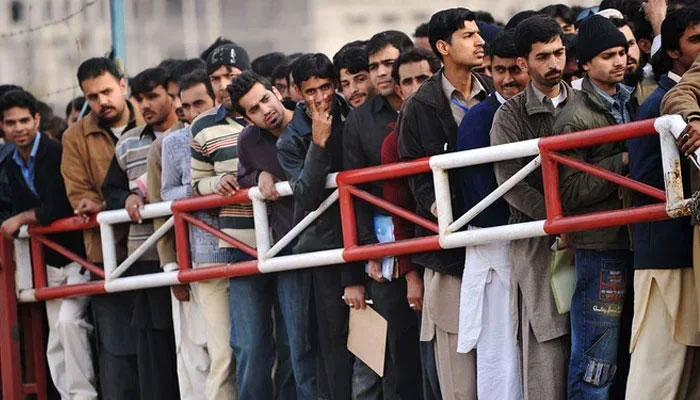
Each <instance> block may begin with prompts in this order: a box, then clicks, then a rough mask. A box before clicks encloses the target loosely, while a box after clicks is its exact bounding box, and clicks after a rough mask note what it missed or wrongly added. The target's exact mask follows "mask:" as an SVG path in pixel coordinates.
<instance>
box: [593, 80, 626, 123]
mask: <svg viewBox="0 0 700 400" xmlns="http://www.w3.org/2000/svg"><path fill="white" fill-rule="evenodd" d="M581 93H583V94H584V95H585V96H586V98H587V99H588V101H589V102H590V103H591V104H592V105H593V106H595V108H596V109H598V111H600V112H604V113H606V114H610V111H608V108H607V107H606V106H605V103H604V102H603V99H601V98H600V96H598V94H597V93H596V90H595V88H594V87H593V82H591V79H590V78H589V77H588V75H586V76H585V77H584V78H583V82H582V83H581ZM628 103H629V102H628Z"/></svg>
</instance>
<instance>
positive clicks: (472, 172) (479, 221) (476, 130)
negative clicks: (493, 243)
mask: <svg viewBox="0 0 700 400" xmlns="http://www.w3.org/2000/svg"><path fill="white" fill-rule="evenodd" d="M500 106H501V104H500V103H499V102H498V99H497V98H496V95H495V93H492V94H491V95H490V96H489V97H488V98H486V100H484V101H482V102H481V103H479V104H477V105H475V106H474V107H472V108H471V109H470V110H469V111H467V114H466V115H465V116H464V119H462V123H461V124H460V125H459V131H458V132H457V150H458V151H461V150H471V149H478V148H480V147H488V146H490V145H491V125H493V117H494V115H496V111H497V110H498V107H500ZM457 175H458V177H459V184H460V189H461V191H462V193H461V194H462V199H463V200H464V210H465V211H466V210H469V209H470V208H472V207H473V206H475V205H476V204H477V203H478V202H479V201H481V200H482V199H483V198H484V197H486V196H487V195H488V194H489V193H491V192H493V191H494V190H495V189H496V188H497V187H498V183H496V176H495V175H494V173H493V164H481V165H475V166H471V167H465V168H461V169H460V170H459V172H458V174H457ZM509 216H510V210H509V209H508V203H506V201H505V200H503V198H500V199H498V200H496V202H495V203H493V204H491V205H490V206H489V207H488V208H487V209H485V210H484V211H482V212H481V213H480V214H479V215H477V216H476V217H475V218H474V219H473V220H472V221H471V222H469V225H472V226H477V227H480V228H487V227H492V226H499V225H506V224H508V217H509Z"/></svg>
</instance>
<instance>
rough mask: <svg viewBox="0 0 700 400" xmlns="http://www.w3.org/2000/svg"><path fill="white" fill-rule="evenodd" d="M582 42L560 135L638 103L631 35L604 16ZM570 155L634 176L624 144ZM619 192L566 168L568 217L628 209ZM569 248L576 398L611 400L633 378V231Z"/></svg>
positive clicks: (571, 387) (579, 239)
mask: <svg viewBox="0 0 700 400" xmlns="http://www.w3.org/2000/svg"><path fill="white" fill-rule="evenodd" d="M578 35H579V36H578V45H577V46H576V51H577V56H578V63H579V66H580V67H581V68H583V69H584V70H585V71H586V74H587V75H586V77H585V78H584V79H583V83H582V87H581V89H582V90H581V91H580V92H578V93H577V94H576V96H575V97H574V98H573V100H572V101H571V102H569V104H567V105H566V106H565V107H564V109H563V110H562V112H561V113H560V114H559V115H558V116H557V118H556V120H555V121H554V132H556V133H568V132H576V131H583V130H587V129H594V128H601V127H604V126H610V125H615V124H622V123H627V122H630V121H632V119H633V118H634V115H635V112H636V110H637V103H636V100H634V98H633V97H632V91H633V90H632V88H630V87H627V86H625V85H623V84H622V83H621V82H622V81H623V79H624V75H625V67H626V65H627V46H628V44H627V40H626V39H625V35H624V34H623V33H622V32H620V31H619V30H618V29H617V28H616V27H615V26H614V25H613V24H612V22H610V21H609V20H608V19H607V18H605V17H601V16H599V15H594V16H591V17H588V18H586V19H585V20H584V21H583V22H582V23H581V26H580V27H579V33H578ZM567 155H568V156H569V157H572V158H575V159H578V160H581V161H583V162H586V163H589V164H593V165H595V166H597V167H599V168H604V169H607V170H609V171H612V172H615V173H617V174H621V175H625V174H626V173H627V172H628V167H627V165H628V154H627V150H626V149H625V146H624V143H622V142H618V143H606V144H603V145H600V146H593V147H588V148H583V149H576V150H572V151H569V152H567ZM619 189H620V188H619V186H618V185H616V184H614V183H611V182H609V181H606V180H604V179H600V178H597V177H594V176H592V175H590V174H586V173H583V172H581V171H579V170H577V169H574V168H570V167H566V166H561V167H560V192H561V200H562V205H563V206H564V209H565V212H566V214H567V215H580V214H588V213H593V212H599V211H608V210H616V209H620V208H622V200H620V196H619V193H618V192H619ZM569 245H570V246H571V247H572V248H573V249H574V256H575V263H576V277H577V282H576V288H575V290H574V295H573V298H572V300H571V313H570V317H571V358H570V360H569V378H568V392H569V393H568V395H569V399H607V398H608V397H609V394H610V389H611V386H612V384H613V381H614V380H616V379H623V380H624V379H625V376H623V375H624V373H622V374H621V373H618V374H616V371H617V370H618V369H619V368H618V364H619V360H618V347H619V339H620V327H621V319H622V318H621V317H622V312H623V304H624V302H625V295H626V293H627V288H628V287H630V286H631V283H632V279H631V278H632V253H631V252H630V251H629V235H628V231H627V227H626V226H618V227H611V228H604V229H598V230H592V231H585V232H575V233H572V234H570V235H569ZM624 311H626V312H630V311H631V310H624ZM617 372H621V371H617Z"/></svg>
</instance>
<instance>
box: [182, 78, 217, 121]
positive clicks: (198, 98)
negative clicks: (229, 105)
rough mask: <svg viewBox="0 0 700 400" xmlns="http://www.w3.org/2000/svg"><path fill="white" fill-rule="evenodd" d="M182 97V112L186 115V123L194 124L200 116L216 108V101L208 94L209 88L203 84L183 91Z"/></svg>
mask: <svg viewBox="0 0 700 400" xmlns="http://www.w3.org/2000/svg"><path fill="white" fill-rule="evenodd" d="M180 95H181V96H182V110H183V112H184V115H185V121H187V122H189V123H192V121H194V119H195V118H197V117H198V116H199V114H201V113H203V112H205V111H207V110H208V109H210V108H212V107H214V100H212V98H211V97H210V96H209V93H207V87H206V86H204V84H203V83H200V84H197V85H195V86H192V87H191V88H189V89H185V90H183V91H182V92H181V93H180Z"/></svg>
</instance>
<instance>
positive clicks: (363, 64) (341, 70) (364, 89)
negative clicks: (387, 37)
mask: <svg viewBox="0 0 700 400" xmlns="http://www.w3.org/2000/svg"><path fill="white" fill-rule="evenodd" d="M333 66H334V67H335V71H336V73H337V74H338V81H339V82H340V92H341V93H342V94H343V96H345V98H346V99H347V100H348V101H349V102H350V104H352V106H353V107H354V108H357V107H359V106H361V105H362V103H364V102H365V101H366V100H369V99H370V98H372V97H373V96H374V85H373V84H372V81H371V80H370V73H369V61H368V56H367V49H366V48H365V46H360V45H358V46H343V48H342V49H340V51H339V52H338V53H336V54H335V55H334V56H333Z"/></svg>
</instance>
